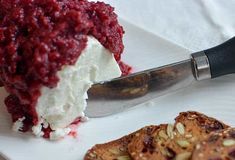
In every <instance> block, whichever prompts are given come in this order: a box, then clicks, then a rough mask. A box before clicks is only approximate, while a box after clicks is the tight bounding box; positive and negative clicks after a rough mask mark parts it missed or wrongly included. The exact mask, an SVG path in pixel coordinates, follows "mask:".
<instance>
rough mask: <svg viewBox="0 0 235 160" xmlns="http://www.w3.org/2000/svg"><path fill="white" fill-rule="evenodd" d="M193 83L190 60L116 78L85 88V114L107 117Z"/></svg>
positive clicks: (93, 116)
mask: <svg viewBox="0 0 235 160" xmlns="http://www.w3.org/2000/svg"><path fill="white" fill-rule="evenodd" d="M193 82H196V79H195V77H194V72H193V69H192V62H191V59H188V60H184V61H181V62H178V63H173V64H170V65H166V66H162V67H158V68H154V69H150V70H146V71H142V72H138V73H135V74H131V75H129V76H126V77H120V78H116V79H113V80H111V81H108V82H104V83H102V84H96V85H94V86H93V87H92V88H91V89H90V90H89V91H88V97H89V99H88V106H87V108H86V111H85V113H86V115H87V116H88V117H91V118H98V117H104V116H109V115H112V114H115V113H118V112H122V111H124V110H125V109H128V108H131V107H134V106H136V105H138V104H141V103H144V102H147V101H148V100H151V99H154V98H156V97H159V96H162V95H164V94H167V93H169V92H172V91H174V90H177V89H181V88H184V87H186V86H188V85H190V84H192V83H193ZM132 94H133V95H134V96H132ZM97 95H98V96H97Z"/></svg>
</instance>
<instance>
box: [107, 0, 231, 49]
mask: <svg viewBox="0 0 235 160" xmlns="http://www.w3.org/2000/svg"><path fill="white" fill-rule="evenodd" d="M104 1H105V2H108V3H110V4H112V5H113V6H115V7H116V12H117V13H118V15H119V16H120V17H121V18H124V19H126V20H128V21H129V22H131V23H133V24H136V25H138V26H140V27H142V28H144V29H146V30H148V31H150V32H152V33H154V34H157V35H158V36H161V37H163V38H166V39H168V40H170V41H173V42H174V43H176V44H178V45H181V46H183V47H185V48H187V49H190V50H192V51H198V50H202V49H206V48H208V47H212V46H214V45H216V44H219V43H221V42H223V41H225V40H227V39H229V38H231V37H233V36H235V0H104Z"/></svg>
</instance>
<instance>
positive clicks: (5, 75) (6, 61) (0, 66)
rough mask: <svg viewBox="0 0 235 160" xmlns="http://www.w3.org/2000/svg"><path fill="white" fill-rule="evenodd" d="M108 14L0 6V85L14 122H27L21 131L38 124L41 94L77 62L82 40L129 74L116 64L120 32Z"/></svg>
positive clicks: (25, 0)
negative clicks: (103, 50) (91, 40)
mask: <svg viewBox="0 0 235 160" xmlns="http://www.w3.org/2000/svg"><path fill="white" fill-rule="evenodd" d="M113 11H114V9H113V8H112V7H111V6H110V5H107V4H105V3H102V2H97V3H95V2H88V1H87V0H69V1H67V0H1V1H0V77H1V78H0V79H1V80H2V82H3V84H4V86H5V88H6V90H7V91H8V92H9V93H10V95H9V96H8V97H7V98H6V99H5V103H6V106H7V108H8V112H9V113H11V115H12V119H13V121H16V120H17V119H18V118H21V117H23V116H25V117H26V119H25V121H24V124H25V125H24V128H23V131H27V130H29V129H30V127H31V126H32V125H35V124H37V122H38V117H37V113H36V110H35V106H36V103H37V99H38V97H39V96H40V94H41V93H40V88H41V87H42V86H47V87H50V88H53V87H55V86H56V85H57V82H58V81H59V79H58V77H57V76H56V73H57V71H59V70H61V68H62V66H64V65H72V64H74V63H75V62H76V61H77V59H78V57H79V55H80V54H81V52H82V50H83V49H84V48H85V47H86V43H87V35H91V36H94V37H95V38H96V39H98V40H99V42H100V43H101V44H102V45H103V46H104V47H106V48H107V49H109V50H110V51H111V52H112V53H114V55H115V59H116V60H117V62H119V63H120V66H121V68H122V69H123V74H127V73H128V72H129V70H130V68H129V67H128V66H125V65H124V64H123V63H121V62H120V58H121V53H122V52H123V48H124V47H123V42H122V37H123V33H124V31H123V28H122V27H121V26H120V25H119V24H118V21H117V15H116V14H115V13H114V12H113ZM94 54H95V53H94Z"/></svg>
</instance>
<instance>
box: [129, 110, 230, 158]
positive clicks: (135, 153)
mask: <svg viewBox="0 0 235 160" xmlns="http://www.w3.org/2000/svg"><path fill="white" fill-rule="evenodd" d="M227 127H228V126H227V125H225V124H223V123H222V122H219V121H218V120H216V119H214V118H210V117H207V116H205V115H203V114H200V113H198V112H183V113H180V115H179V116H178V117H176V119H175V124H174V125H172V124H168V125H160V126H159V127H150V128H147V129H146V130H143V131H142V132H141V135H140V136H138V137H137V136H134V137H133V139H132V140H131V142H130V143H129V145H128V151H129V153H130V155H131V156H132V159H134V160H156V159H157V160H171V159H172V160H173V159H174V160H188V159H190V158H191V155H192V151H193V149H194V147H195V145H196V143H197V142H198V141H200V140H203V139H205V138H206V137H207V136H208V134H209V133H211V132H212V131H217V130H222V129H224V128H227Z"/></svg>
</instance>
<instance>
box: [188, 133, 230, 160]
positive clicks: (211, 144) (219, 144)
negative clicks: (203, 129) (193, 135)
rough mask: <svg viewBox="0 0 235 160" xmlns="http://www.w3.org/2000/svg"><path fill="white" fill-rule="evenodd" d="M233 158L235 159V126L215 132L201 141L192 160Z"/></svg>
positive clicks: (226, 159) (224, 159) (225, 159)
mask: <svg viewBox="0 0 235 160" xmlns="http://www.w3.org/2000/svg"><path fill="white" fill-rule="evenodd" d="M198 159H200V160H208V159H209V160H233V159H235V128H229V129H225V130H222V131H218V132H214V133H212V134H210V135H209V137H208V138H207V139H206V140H204V141H202V142H200V143H199V144H198V145H197V146H196V148H195V150H194V152H193V156H192V160H198Z"/></svg>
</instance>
